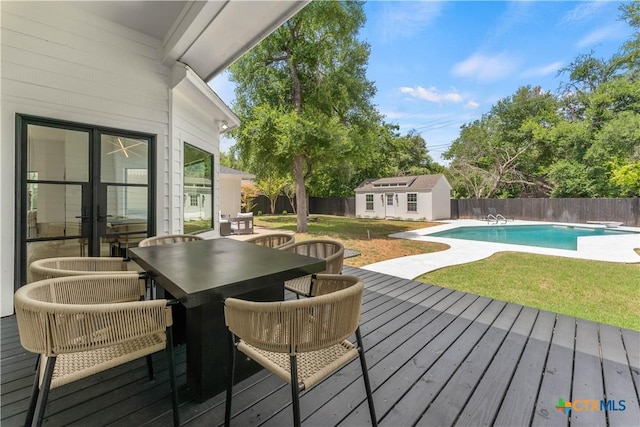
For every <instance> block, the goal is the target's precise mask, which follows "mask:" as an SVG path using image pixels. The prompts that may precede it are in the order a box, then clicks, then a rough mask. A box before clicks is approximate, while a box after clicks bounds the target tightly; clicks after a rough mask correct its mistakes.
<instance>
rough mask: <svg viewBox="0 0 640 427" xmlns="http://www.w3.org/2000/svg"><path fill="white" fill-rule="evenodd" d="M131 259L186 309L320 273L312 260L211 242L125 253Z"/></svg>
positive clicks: (318, 261) (249, 246)
mask: <svg viewBox="0 0 640 427" xmlns="http://www.w3.org/2000/svg"><path fill="white" fill-rule="evenodd" d="M129 254H130V257H131V259H132V260H133V261H135V262H136V263H137V264H138V265H140V266H141V267H142V268H143V269H145V270H146V271H147V272H149V273H150V274H151V275H152V276H153V278H154V280H155V281H156V283H158V285H160V286H162V287H163V288H164V289H166V290H167V291H169V292H170V293H171V294H172V295H173V296H174V297H175V298H178V299H179V300H180V301H181V302H182V304H184V305H185V306H186V307H194V306H198V305H202V304H207V303H210V302H213V301H219V300H221V299H224V298H226V297H230V296H237V295H242V294H244V293H247V292H252V291H256V290H260V289H263V288H265V287H269V286H273V284H274V283H277V282H278V283H284V281H286V280H290V279H293V278H296V277H300V276H305V275H308V274H312V273H317V272H320V271H324V270H325V268H326V263H325V261H324V260H322V259H318V258H311V257H307V256H304V255H298V254H294V253H291V252H287V251H281V250H277V249H272V248H268V247H264V246H259V245H255V244H253V243H247V242H242V241H238V240H233V239H225V238H221V239H211V240H201V241H195V242H184V243H172V244H166V245H158V246H148V247H144V248H132V249H129Z"/></svg>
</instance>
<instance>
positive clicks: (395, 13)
mask: <svg viewBox="0 0 640 427" xmlns="http://www.w3.org/2000/svg"><path fill="white" fill-rule="evenodd" d="M442 6H443V3H442V2H432V1H426V2H404V1H399V2H385V4H384V7H383V9H382V13H381V14H380V15H379V16H378V19H377V25H376V28H378V29H379V30H380V34H381V35H382V37H383V38H384V39H386V40H387V41H391V40H394V39H397V38H409V37H412V36H414V35H416V34H418V33H420V32H421V31H422V30H423V29H424V28H426V27H427V26H429V25H430V24H431V23H432V22H433V21H434V20H435V19H436V18H437V17H438V16H439V15H440V12H441V10H442Z"/></svg>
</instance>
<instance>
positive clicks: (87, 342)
mask: <svg viewBox="0 0 640 427" xmlns="http://www.w3.org/2000/svg"><path fill="white" fill-rule="evenodd" d="M139 297H140V284H139V281H138V280H137V279H136V280H132V278H131V277H128V276H126V275H92V276H73V277H59V278H55V279H47V280H41V281H38V282H34V283H30V284H28V285H25V286H23V287H21V288H20V289H18V290H17V291H16V293H15V295H14V304H15V310H16V320H17V323H18V330H19V333H20V342H21V344H22V346H23V347H24V348H25V349H27V350H29V351H31V352H34V353H39V354H43V355H45V356H57V355H59V354H64V353H76V352H81V351H88V350H94V349H99V348H104V347H109V346H113V345H116V344H120V343H124V342H127V341H130V340H133V339H137V338H140V337H142V336H145V335H152V334H159V336H162V335H163V334H164V332H165V329H166V327H167V326H170V325H171V324H172V319H171V310H170V309H168V308H167V307H166V303H167V301H166V300H163V299H158V300H152V301H139V300H138V299H139ZM156 339H157V337H156ZM158 345H159V346H160V347H163V346H164V344H163V342H159V343H158Z"/></svg>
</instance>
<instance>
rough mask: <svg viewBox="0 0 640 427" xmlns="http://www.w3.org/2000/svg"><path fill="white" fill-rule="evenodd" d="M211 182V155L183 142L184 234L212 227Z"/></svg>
mask: <svg viewBox="0 0 640 427" xmlns="http://www.w3.org/2000/svg"><path fill="white" fill-rule="evenodd" d="M212 184H213V156H212V155H211V154H209V153H207V152H206V151H204V150H201V149H199V148H196V147H194V146H193V145H189V144H187V143H185V144H184V177H183V192H184V193H185V194H186V195H188V199H186V200H185V206H184V213H183V215H184V217H183V224H184V232H185V233H186V234H191V233H197V232H200V231H205V230H211V229H212V228H213V215H212V212H213V197H211V195H212V193H213V191H212V188H213V186H212ZM187 200H188V202H187Z"/></svg>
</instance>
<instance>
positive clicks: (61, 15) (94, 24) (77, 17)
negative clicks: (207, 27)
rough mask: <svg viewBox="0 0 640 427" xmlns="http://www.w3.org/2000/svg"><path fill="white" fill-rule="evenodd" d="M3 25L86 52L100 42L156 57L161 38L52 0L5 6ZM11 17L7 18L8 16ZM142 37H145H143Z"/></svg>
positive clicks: (147, 56) (113, 47) (154, 58)
mask: <svg viewBox="0 0 640 427" xmlns="http://www.w3.org/2000/svg"><path fill="white" fill-rule="evenodd" d="M4 6H5V4H4V3H3V22H2V26H3V27H7V28H9V29H14V30H16V31H23V32H25V33H27V34H32V35H34V36H36V37H41V38H43V39H45V40H51V41H53V42H55V43H59V44H62V45H68V46H70V47H72V48H75V49H80V50H83V51H86V52H90V51H91V50H92V46H96V45H101V46H103V47H104V48H105V49H110V50H126V51H129V52H132V53H136V54H137V55H140V56H143V57H146V58H149V59H150V60H154V61H155V60H156V59H157V58H158V48H160V45H161V42H160V41H159V40H154V39H153V38H152V37H148V36H144V34H141V33H137V32H135V31H133V30H129V29H127V28H126V27H124V26H122V25H120V24H116V23H114V22H110V21H108V20H104V19H103V18H100V17H98V16H96V15H92V14H90V13H88V12H84V11H82V10H80V9H77V8H74V7H65V6H63V5H60V4H59V3H58V4H56V3H54V2H51V3H49V4H47V2H39V3H38V4H37V5H29V4H28V3H26V4H23V5H21V6H20V7H10V8H8V9H9V10H7V8H5V7H4ZM7 18H10V19H7ZM142 37H144V38H142Z"/></svg>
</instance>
